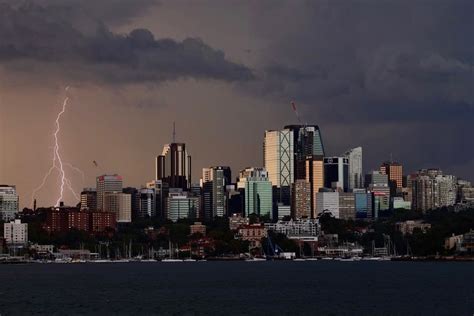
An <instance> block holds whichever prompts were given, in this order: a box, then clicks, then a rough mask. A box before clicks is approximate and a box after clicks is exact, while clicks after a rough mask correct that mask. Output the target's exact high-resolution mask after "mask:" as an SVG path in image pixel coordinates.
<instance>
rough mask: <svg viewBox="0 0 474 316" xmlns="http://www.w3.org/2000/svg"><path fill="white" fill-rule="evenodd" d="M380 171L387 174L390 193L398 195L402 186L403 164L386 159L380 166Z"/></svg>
mask: <svg viewBox="0 0 474 316" xmlns="http://www.w3.org/2000/svg"><path fill="white" fill-rule="evenodd" d="M380 173H381V174H386V175H387V176H388V185H389V186H390V194H391V195H392V196H395V195H400V193H401V190H402V187H403V166H402V165H401V164H400V163H398V162H392V161H387V162H384V163H383V164H382V165H381V166H380Z"/></svg>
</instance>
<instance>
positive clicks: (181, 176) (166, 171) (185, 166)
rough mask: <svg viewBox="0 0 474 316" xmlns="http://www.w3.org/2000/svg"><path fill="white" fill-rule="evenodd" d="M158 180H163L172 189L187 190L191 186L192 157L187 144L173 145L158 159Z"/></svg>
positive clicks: (166, 148)
mask: <svg viewBox="0 0 474 316" xmlns="http://www.w3.org/2000/svg"><path fill="white" fill-rule="evenodd" d="M156 180H163V182H166V183H168V185H169V187H170V188H181V189H183V190H187V189H188V188H189V186H190V184H191V156H190V155H189V154H188V152H187V150H186V144H183V143H171V144H167V145H165V146H164V148H163V152H162V154H161V155H160V156H158V157H156Z"/></svg>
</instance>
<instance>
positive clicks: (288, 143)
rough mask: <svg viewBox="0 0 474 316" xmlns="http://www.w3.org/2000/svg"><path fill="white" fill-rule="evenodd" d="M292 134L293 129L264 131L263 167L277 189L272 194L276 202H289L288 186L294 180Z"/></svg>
mask: <svg viewBox="0 0 474 316" xmlns="http://www.w3.org/2000/svg"><path fill="white" fill-rule="evenodd" d="M293 142H294V136H293V130H291V129H283V130H281V131H273V130H272V131H265V138H264V142H263V156H264V159H263V160H264V167H265V169H266V170H267V171H268V179H269V180H270V182H271V183H272V185H273V186H274V187H276V188H278V190H276V191H275V192H277V196H274V199H276V202H277V203H284V204H287V205H289V204H290V186H291V184H292V183H293V182H294V172H295V165H294V158H295V157H294V143H293Z"/></svg>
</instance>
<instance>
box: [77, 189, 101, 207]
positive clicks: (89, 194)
mask: <svg viewBox="0 0 474 316" xmlns="http://www.w3.org/2000/svg"><path fill="white" fill-rule="evenodd" d="M81 210H93V211H95V210H97V189H96V188H84V189H83V190H82V192H81Z"/></svg>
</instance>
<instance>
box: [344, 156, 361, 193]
mask: <svg viewBox="0 0 474 316" xmlns="http://www.w3.org/2000/svg"><path fill="white" fill-rule="evenodd" d="M344 157H346V158H347V159H348V160H349V190H353V189H360V188H363V187H364V183H363V174H364V173H363V171H362V147H356V148H352V149H350V150H348V151H346V152H345V153H344Z"/></svg>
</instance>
